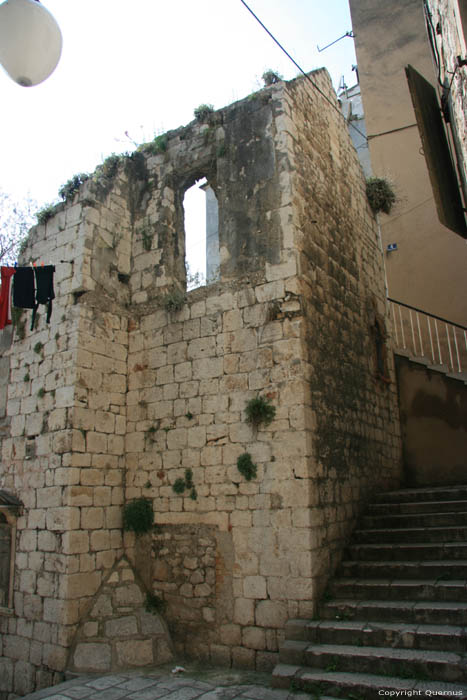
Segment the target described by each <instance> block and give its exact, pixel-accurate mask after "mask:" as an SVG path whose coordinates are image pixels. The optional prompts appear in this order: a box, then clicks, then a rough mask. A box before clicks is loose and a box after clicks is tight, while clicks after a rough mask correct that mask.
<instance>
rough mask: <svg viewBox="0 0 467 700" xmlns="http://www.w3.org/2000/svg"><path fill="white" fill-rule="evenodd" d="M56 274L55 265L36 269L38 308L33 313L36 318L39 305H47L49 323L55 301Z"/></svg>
mask: <svg viewBox="0 0 467 700" xmlns="http://www.w3.org/2000/svg"><path fill="white" fill-rule="evenodd" d="M54 272H55V266H54V265H41V266H40V267H35V268H34V273H35V275H36V308H35V310H34V311H33V315H34V317H35V315H36V311H37V306H38V305H39V304H47V323H50V317H51V316H52V299H55V293H54Z"/></svg>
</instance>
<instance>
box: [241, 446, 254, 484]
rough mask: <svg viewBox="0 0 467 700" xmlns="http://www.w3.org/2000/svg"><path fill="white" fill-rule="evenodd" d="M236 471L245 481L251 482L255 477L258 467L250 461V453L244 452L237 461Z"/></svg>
mask: <svg viewBox="0 0 467 700" xmlns="http://www.w3.org/2000/svg"><path fill="white" fill-rule="evenodd" d="M237 469H238V471H239V472H240V474H243V476H244V477H245V479H246V480H247V481H251V480H252V479H254V478H255V477H256V472H257V469H258V467H257V466H256V464H255V463H254V462H253V460H252V459H251V455H250V453H249V452H244V453H243V454H242V455H240V457H239V458H238V459H237Z"/></svg>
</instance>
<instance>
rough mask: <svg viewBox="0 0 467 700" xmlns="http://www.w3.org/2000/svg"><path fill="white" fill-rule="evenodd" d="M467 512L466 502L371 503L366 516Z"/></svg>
mask: <svg viewBox="0 0 467 700" xmlns="http://www.w3.org/2000/svg"><path fill="white" fill-rule="evenodd" d="M443 511H448V512H450V513H454V512H464V513H465V512H467V500H459V501H415V502H414V503H411V502H408V503H372V504H371V505H369V506H368V510H367V513H368V515H401V514H404V513H405V514H407V515H416V514H417V513H440V512H443Z"/></svg>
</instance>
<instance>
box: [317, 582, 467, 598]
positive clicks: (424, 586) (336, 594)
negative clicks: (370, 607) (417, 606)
mask: <svg viewBox="0 0 467 700" xmlns="http://www.w3.org/2000/svg"><path fill="white" fill-rule="evenodd" d="M327 595H328V596H329V597H330V598H331V599H332V598H356V599H358V600H402V601H408V600H415V599H416V600H435V601H438V602H440V601H441V602H448V601H455V602H462V603H467V581H466V580H463V579H460V580H459V581H443V580H438V579H426V580H419V581H411V580H406V581H404V580H398V579H393V580H388V579H361V578H335V579H333V580H332V581H331V582H330V584H329V586H328V590H327ZM329 597H328V600H329V599H330V598H329Z"/></svg>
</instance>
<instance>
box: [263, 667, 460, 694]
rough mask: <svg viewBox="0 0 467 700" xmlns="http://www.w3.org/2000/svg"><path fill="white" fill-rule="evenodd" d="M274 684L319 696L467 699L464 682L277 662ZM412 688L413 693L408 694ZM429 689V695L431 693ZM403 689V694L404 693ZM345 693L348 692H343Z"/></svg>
mask: <svg viewBox="0 0 467 700" xmlns="http://www.w3.org/2000/svg"><path fill="white" fill-rule="evenodd" d="M272 685H273V687H275V688H290V687H292V688H293V689H297V690H298V689H302V690H304V691H305V692H308V693H309V694H314V695H315V696H316V697H319V696H320V694H321V695H322V694H323V693H327V694H328V695H329V694H335V695H336V696H338V697H340V698H347V699H348V700H350V699H351V698H355V699H356V700H357V699H359V698H363V699H364V700H376V698H380V697H393V698H394V697H404V695H405V696H406V697H417V696H418V697H455V698H457V699H460V700H467V687H466V685H465V683H462V684H458V683H449V682H437V681H420V680H416V679H404V678H398V677H394V676H392V677H390V676H377V675H374V674H365V673H343V672H337V671H323V670H321V669H311V668H304V667H300V666H297V665H292V664H278V665H277V666H276V668H275V669H274V672H273V677H272ZM409 691H412V693H411V694H410V695H409ZM428 691H430V695H428ZM402 692H404V695H402ZM344 693H345V695H344Z"/></svg>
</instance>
